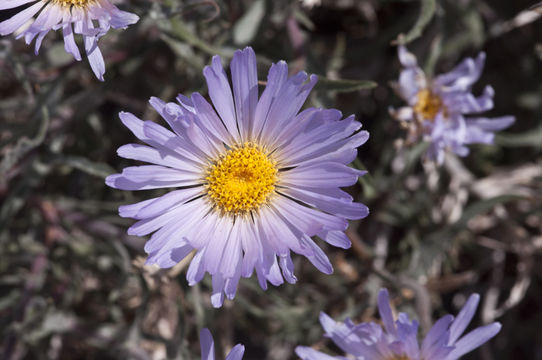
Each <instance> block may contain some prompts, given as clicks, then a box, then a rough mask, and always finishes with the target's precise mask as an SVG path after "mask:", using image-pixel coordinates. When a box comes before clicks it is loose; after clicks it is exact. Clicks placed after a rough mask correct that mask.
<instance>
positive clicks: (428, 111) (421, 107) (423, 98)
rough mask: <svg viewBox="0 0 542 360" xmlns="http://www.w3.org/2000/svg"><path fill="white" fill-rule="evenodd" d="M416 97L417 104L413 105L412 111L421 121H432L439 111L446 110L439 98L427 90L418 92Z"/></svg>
mask: <svg viewBox="0 0 542 360" xmlns="http://www.w3.org/2000/svg"><path fill="white" fill-rule="evenodd" d="M417 96H418V102H417V103H416V105H414V111H415V112H416V114H418V115H419V116H420V117H421V118H423V119H427V120H434V119H435V116H437V114H438V112H439V111H445V110H446V109H445V107H444V104H443V103H442V99H441V98H440V96H438V95H436V94H435V93H433V92H432V91H431V90H429V89H423V90H420V91H419V92H418V95H417Z"/></svg>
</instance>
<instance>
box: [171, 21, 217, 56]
mask: <svg viewBox="0 0 542 360" xmlns="http://www.w3.org/2000/svg"><path fill="white" fill-rule="evenodd" d="M162 30H163V32H164V33H166V34H167V35H169V36H172V37H174V38H175V39H179V40H182V41H185V42H187V43H188V44H190V45H192V46H195V47H196V48H198V49H200V50H201V51H204V52H206V53H207V54H209V55H220V56H224V55H225V54H223V53H222V51H220V50H219V49H217V48H215V47H214V46H212V45H210V44H208V43H207V42H205V41H204V40H202V39H200V38H199V37H198V36H196V35H195V34H194V33H192V32H191V31H190V30H189V29H188V27H187V26H186V25H185V24H184V23H183V20H182V19H171V32H168V31H167V29H162Z"/></svg>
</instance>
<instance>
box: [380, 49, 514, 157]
mask: <svg viewBox="0 0 542 360" xmlns="http://www.w3.org/2000/svg"><path fill="white" fill-rule="evenodd" d="M399 60H400V62H401V64H402V65H403V66H404V69H403V70H402V71H401V74H400V76H399V83H398V86H397V90H398V92H399V95H400V96H401V97H402V98H403V99H404V100H405V101H406V102H407V104H408V106H405V107H402V108H399V109H391V110H390V112H391V114H392V116H394V117H395V118H396V119H398V120H400V121H401V122H402V124H403V125H404V126H405V127H406V128H407V129H408V131H409V134H408V139H407V141H408V142H415V141H418V140H419V139H420V138H422V139H424V140H425V141H428V142H429V143H430V145H429V150H428V152H427V156H428V157H429V158H430V159H431V160H436V161H437V162H439V163H442V161H443V160H444V151H445V150H446V149H449V150H451V151H452V152H454V153H456V154H457V155H459V156H466V155H467V154H468V153H469V149H468V148H467V147H466V145H468V144H473V143H483V144H492V143H493V138H494V132H495V131H499V130H502V129H505V128H507V127H509V126H510V125H512V124H513V123H514V117H513V116H503V117H497V118H493V119H490V118H487V117H465V115H472V114H478V113H481V112H484V111H487V110H490V109H492V108H493V94H494V91H493V88H492V87H491V86H486V87H485V89H484V91H483V92H482V95H481V96H479V97H475V96H474V95H473V94H472V93H471V88H472V85H473V84H474V83H475V82H476V81H477V80H478V79H479V78H480V75H481V73H482V69H483V67H484V61H485V54H484V53H480V54H479V55H478V56H477V57H476V59H472V58H466V59H465V60H463V61H462V62H461V63H460V64H459V65H458V66H456V67H455V68H454V69H453V70H451V71H450V72H447V73H444V74H441V75H438V76H436V77H435V78H434V79H430V78H427V77H426V76H425V74H424V72H423V70H422V69H421V68H420V67H419V66H418V63H417V60H416V57H415V56H414V55H413V54H412V53H410V52H408V50H407V49H406V48H405V47H404V46H399Z"/></svg>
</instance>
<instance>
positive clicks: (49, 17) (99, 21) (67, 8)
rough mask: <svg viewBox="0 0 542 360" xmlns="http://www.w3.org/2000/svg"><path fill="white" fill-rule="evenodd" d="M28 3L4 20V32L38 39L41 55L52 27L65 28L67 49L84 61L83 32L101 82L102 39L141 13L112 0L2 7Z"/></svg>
mask: <svg viewBox="0 0 542 360" xmlns="http://www.w3.org/2000/svg"><path fill="white" fill-rule="evenodd" d="M26 4H29V5H30V6H29V7H25V8H20V11H19V12H17V13H16V14H15V15H13V17H11V18H10V19H8V20H4V21H2V22H0V35H8V34H11V33H14V32H18V35H17V39H18V38H21V37H23V36H24V38H25V41H26V44H30V43H31V42H32V41H33V40H34V39H36V43H35V46H34V49H35V50H34V51H35V53H36V55H37V54H38V51H39V49H40V47H41V43H42V41H43V38H44V37H45V35H47V33H49V31H51V30H54V31H56V30H58V29H62V33H63V35H64V48H65V49H66V52H68V53H70V54H72V55H73V57H74V58H75V59H76V60H77V61H81V53H80V52H79V48H78V47H77V44H76V43H75V38H74V33H75V34H81V35H82V36H83V41H84V44H85V52H86V53H87V57H88V61H89V63H90V67H91V68H92V71H94V74H95V75H96V77H97V78H98V79H100V80H101V81H103V80H104V78H103V75H104V73H105V63H104V59H103V56H102V53H101V51H100V49H99V48H98V40H99V39H100V37H102V36H103V35H105V34H106V33H107V32H108V31H109V28H111V27H112V28H114V29H118V28H122V29H125V28H126V27H127V26H128V25H132V24H135V23H136V22H137V21H138V20H139V17H138V16H137V15H135V14H132V13H129V12H126V11H121V10H119V9H118V8H117V7H116V6H115V5H113V4H111V2H110V1H109V0H39V1H36V0H4V1H3V2H2V3H1V4H0V10H5V9H13V8H17V7H19V6H22V5H26ZM36 14H38V16H36V17H35V19H34V18H33V17H34V16H35V15H36Z"/></svg>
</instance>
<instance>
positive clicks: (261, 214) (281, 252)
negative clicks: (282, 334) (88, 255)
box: [106, 48, 369, 307]
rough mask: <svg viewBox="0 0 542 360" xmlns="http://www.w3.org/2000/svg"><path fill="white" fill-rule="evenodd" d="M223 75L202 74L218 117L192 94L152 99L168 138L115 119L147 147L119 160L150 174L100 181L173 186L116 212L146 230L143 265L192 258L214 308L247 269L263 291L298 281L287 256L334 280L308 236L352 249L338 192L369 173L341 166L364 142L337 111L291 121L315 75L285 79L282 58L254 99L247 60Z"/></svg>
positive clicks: (151, 127) (126, 149) (353, 212)
mask: <svg viewBox="0 0 542 360" xmlns="http://www.w3.org/2000/svg"><path fill="white" fill-rule="evenodd" d="M230 67H231V75H232V85H233V91H232V88H231V87H230V83H229V81H228V77H227V75H226V72H225V71H224V69H223V67H222V62H221V59H220V57H218V56H215V57H214V58H213V60H212V64H211V65H210V66H207V67H205V69H204V70H203V74H204V76H205V78H206V80H207V86H208V88H209V95H210V97H211V100H212V103H213V105H214V108H213V106H211V104H210V103H209V102H207V100H205V99H204V98H203V96H201V95H200V94H199V93H193V94H192V97H191V98H188V97H186V96H183V95H179V96H178V97H177V101H178V103H165V102H163V101H162V100H160V99H157V98H152V99H151V101H150V103H151V105H152V106H153V107H154V108H155V109H156V111H158V113H160V115H161V116H162V117H163V118H164V120H165V121H166V122H167V123H168V124H169V126H170V127H171V129H172V130H173V131H170V130H168V129H166V128H164V127H162V126H160V125H158V124H156V123H154V122H152V121H142V120H140V119H138V118H136V117H135V116H134V115H132V114H129V113H121V114H120V118H121V120H122V122H123V123H124V125H125V126H126V127H128V128H129V129H130V130H131V131H132V132H133V133H134V135H135V136H136V137H137V138H139V139H140V140H141V141H143V142H145V143H147V144H148V145H140V144H128V145H124V146H122V147H120V148H119V150H118V154H119V155H120V156H122V157H124V158H127V159H134V160H140V161H144V162H148V163H151V164H153V165H143V166H131V167H127V168H125V169H124V170H123V171H122V173H121V174H114V175H111V176H109V177H108V178H107V179H106V183H107V185H109V186H111V187H114V188H117V189H123V190H147V189H157V188H176V190H174V191H170V192H168V193H167V194H165V195H163V196H161V197H158V198H154V199H149V200H145V201H142V202H139V203H136V204H132V205H126V206H121V207H120V208H119V213H120V215H121V216H123V217H130V218H134V219H136V220H137V222H136V223H135V224H134V225H132V226H131V227H130V228H129V229H128V233H129V234H131V235H138V236H145V235H148V234H151V233H152V236H151V238H150V240H149V241H148V242H147V244H146V245H145V251H146V252H147V253H148V254H149V257H148V259H147V263H148V264H157V265H158V266H160V267H162V268H166V267H171V266H174V265H175V264H176V263H178V262H179V261H181V260H182V259H183V258H185V257H186V256H187V255H188V254H190V253H191V252H192V251H194V252H195V255H194V258H193V259H192V262H191V264H190V266H189V268H188V272H187V275H186V277H187V279H188V282H189V284H190V285H194V284H196V283H197V282H199V281H201V279H202V278H203V276H204V275H205V273H206V272H208V273H209V274H211V276H212V285H213V293H212V296H211V302H212V304H213V306H215V307H219V306H221V305H222V303H223V301H224V295H226V297H228V298H229V299H233V298H234V296H235V293H236V291H237V285H238V283H239V279H240V278H241V277H251V276H252V275H253V274H254V272H255V273H256V276H257V277H258V281H259V283H260V286H261V287H262V288H263V289H266V288H267V282H270V283H271V284H273V285H275V286H277V285H280V284H282V283H283V282H284V280H286V281H287V282H289V283H295V282H296V281H297V278H296V277H295V275H294V264H293V261H292V258H291V252H294V253H297V254H301V255H303V256H305V257H306V258H307V259H309V261H311V262H312V263H313V264H314V265H315V266H316V267H317V268H318V269H319V270H320V271H322V272H324V273H326V274H330V273H332V272H333V267H332V265H331V262H330V261H329V259H328V257H327V256H326V254H325V253H324V252H323V251H322V249H320V247H319V246H318V245H317V244H316V242H315V241H314V240H313V239H312V237H313V236H318V237H319V238H320V239H322V240H324V241H326V242H327V243H329V244H331V245H333V246H337V247H341V248H348V247H350V239H349V238H348V237H347V236H346V234H345V233H344V230H346V228H347V227H348V220H349V219H361V218H363V217H365V216H367V214H368V209H367V207H366V206H365V205H363V204H360V203H356V202H353V198H352V196H350V195H349V194H348V193H346V192H344V191H343V190H341V189H340V187H343V186H350V185H353V184H355V183H356V182H357V179H358V177H359V176H360V175H363V174H364V173H365V172H364V171H360V170H356V169H354V168H351V167H349V166H347V164H349V163H350V162H351V161H352V160H354V159H355V158H356V156H357V147H358V146H360V145H361V144H363V143H364V142H365V141H367V139H368V137H369V134H368V133H367V132H366V131H363V130H360V128H361V124H360V123H359V122H357V121H356V120H355V119H354V117H353V116H349V117H347V118H346V119H343V120H341V119H342V114H341V112H340V111H338V110H335V109H316V108H307V109H305V110H303V111H301V112H299V111H300V109H301V107H302V106H303V104H304V103H305V100H306V99H307V96H308V95H309V93H310V91H311V90H312V88H313V86H314V85H315V84H316V81H317V78H316V76H310V77H309V76H308V75H307V74H306V73H304V72H299V73H297V74H295V75H293V76H288V65H287V64H286V63H285V62H284V61H280V62H278V63H277V64H273V65H272V66H271V68H270V69H269V74H268V77H267V86H266V87H265V90H264V91H263V93H262V96H261V97H259V98H258V75H257V67H256V55H255V54H254V51H253V50H252V49H251V48H246V49H244V50H243V51H240V50H238V51H236V52H235V54H234V56H233V59H232V61H231V65H230Z"/></svg>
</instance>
